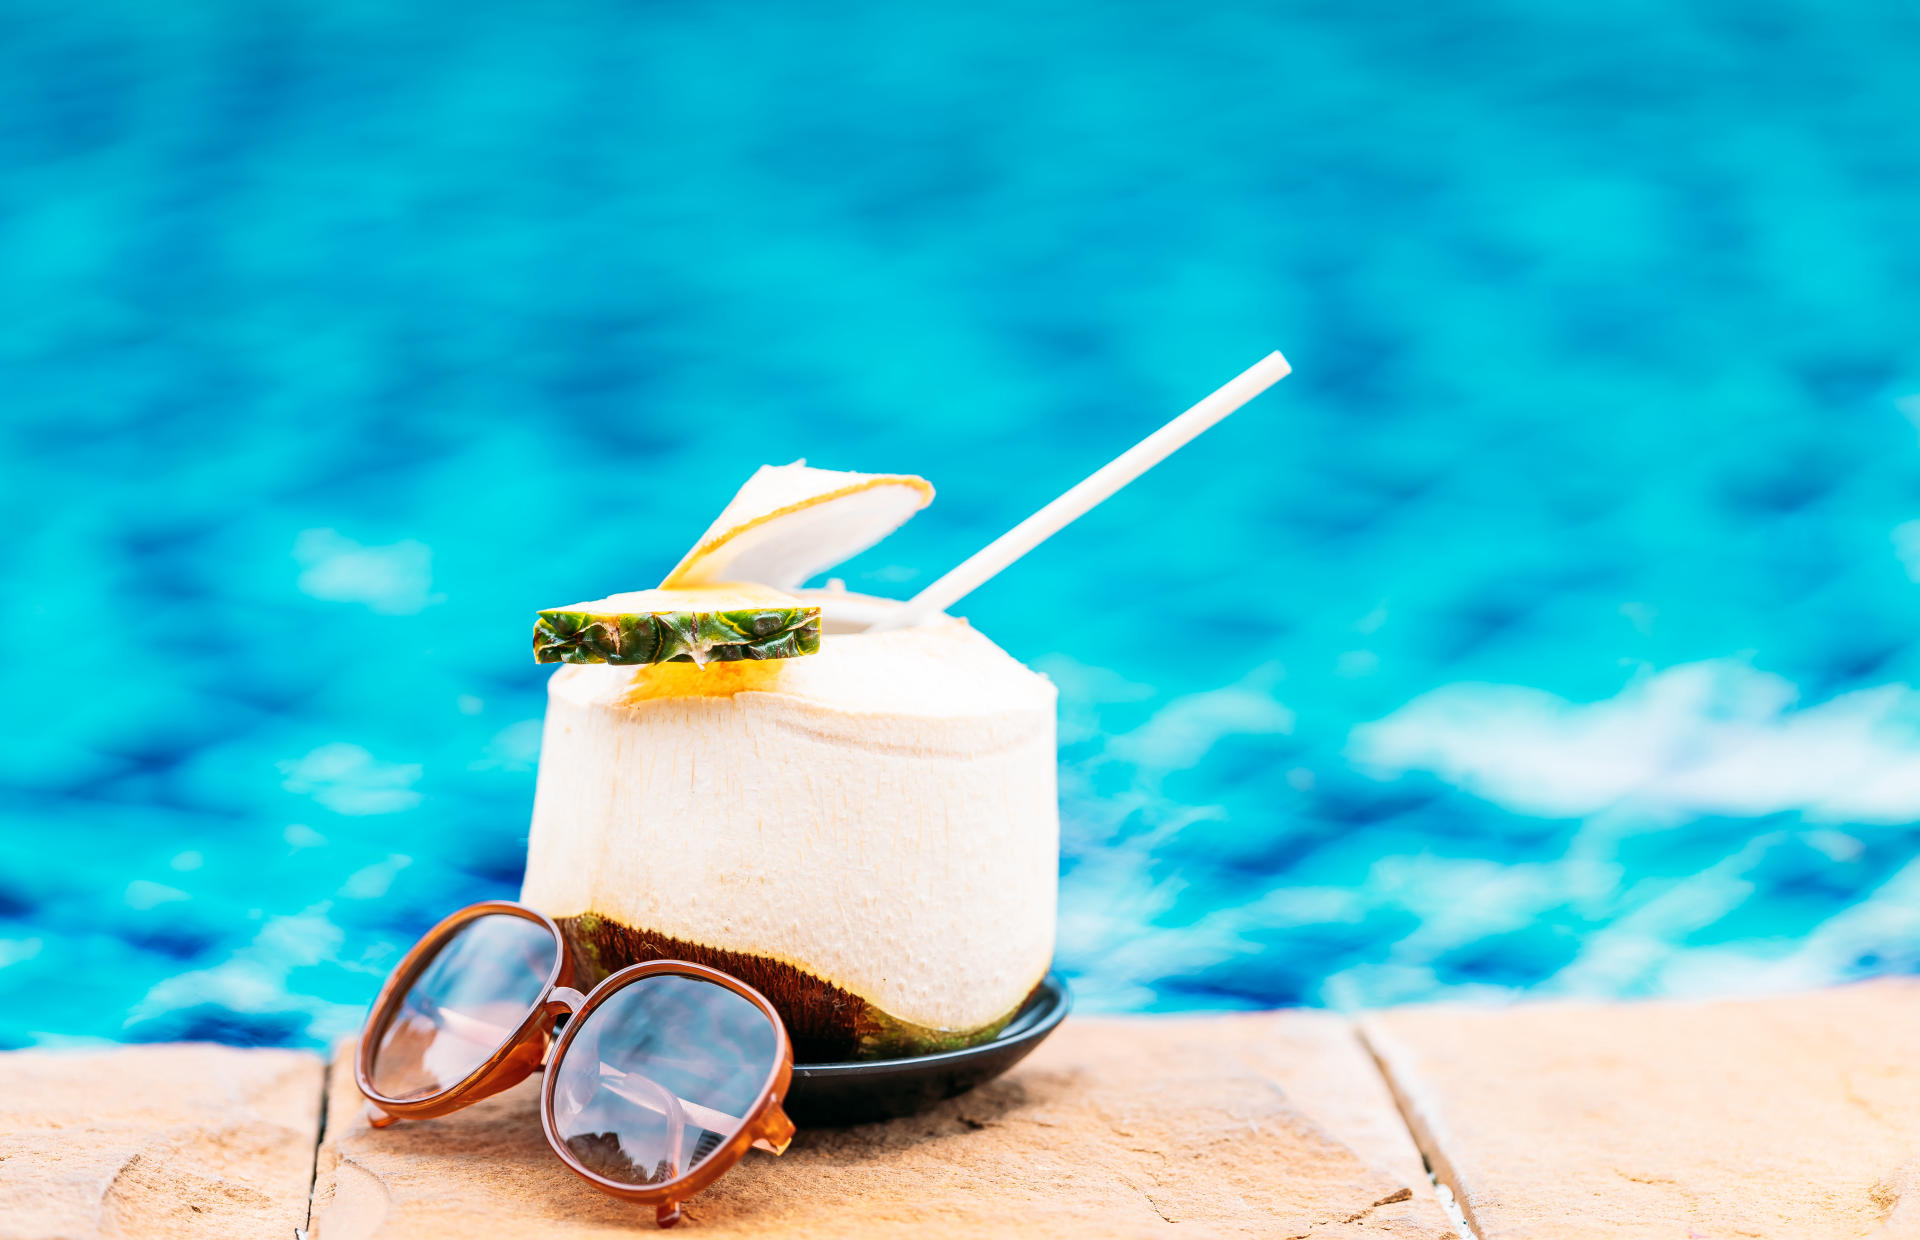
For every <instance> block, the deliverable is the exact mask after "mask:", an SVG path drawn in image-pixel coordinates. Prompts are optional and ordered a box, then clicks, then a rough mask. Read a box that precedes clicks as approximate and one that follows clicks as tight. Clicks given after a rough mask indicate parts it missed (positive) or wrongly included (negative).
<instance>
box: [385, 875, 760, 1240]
mask: <svg viewBox="0 0 1920 1240" xmlns="http://www.w3.org/2000/svg"><path fill="white" fill-rule="evenodd" d="M576 973H577V969H576V962H575V959H574V955H573V952H572V950H571V949H570V948H569V947H568V946H567V942H566V938H565V937H564V936H563V935H562V934H561V933H560V928H559V927H558V926H556V925H554V923H553V922H552V920H551V919H549V918H547V917H546V916H544V915H543V914H541V913H538V912H536V911H534V910H533V909H530V908H527V907H526V906H525V905H521V904H514V903H511V902H509V901H505V900H492V901H488V902H486V903H482V904H474V905H470V906H468V907H467V908H463V909H461V910H460V911H459V912H457V913H455V914H454V915H453V916H451V917H449V918H447V919H446V920H445V921H443V922H441V923H440V924H439V925H437V926H435V927H434V928H433V929H432V930H431V931H429V932H428V933H427V936H426V937H425V938H423V939H421V940H420V942H418V943H417V944H415V945H414V948H413V950H412V951H410V952H408V953H407V955H406V958H405V959H404V960H402V961H401V962H400V965H399V967H398V968H396V969H395V970H394V971H393V976H391V977H389V978H388V979H387V984H386V986H385V987H384V988H382V989H381V991H380V997H379V998H378V999H377V1000H375V1002H374V1005H373V1013H372V1015H370V1016H369V1017H368V1018H367V1026H366V1029H365V1030H363V1031H362V1033H361V1036H360V1053H359V1057H358V1059H357V1061H356V1063H355V1065H354V1079H355V1081H356V1082H357V1083H358V1084H359V1086H360V1092H361V1093H363V1094H365V1095H366V1096H367V1101H368V1104H369V1105H368V1107H367V1119H368V1122H369V1123H371V1124H372V1125H373V1126H374V1127H375V1128H385V1127H387V1126H388V1125H389V1124H394V1123H397V1122H399V1121H400V1120H403V1119H432V1118H434V1117H436V1116H440V1115H447V1114H450V1113H451V1112H454V1111H457V1110H459V1109H460V1108H461V1107H465V1106H471V1105H472V1104H473V1103H476V1102H478V1101H480V1100H481V1099H482V1098H485V1097H488V1096H489V1095H492V1094H497V1093H499V1092H500V1091H501V1090H503V1089H508V1088H511V1087H512V1086H514V1085H517V1084H519V1083H520V1082H521V1081H523V1080H525V1079H526V1078H527V1077H529V1076H531V1075H533V1073H535V1072H537V1071H539V1070H540V1069H541V1068H543V1067H544V1068H545V1069H546V1080H545V1081H544V1082H543V1084H542V1086H541V1089H540V1123H541V1127H543V1128H545V1129H546V1133H547V1144H549V1145H551V1146H552V1147H553V1152H554V1153H555V1154H557V1155H559V1157H560V1161H561V1162H563V1163H565V1164H566V1165H567V1166H568V1167H569V1168H571V1169H572V1170H573V1172H574V1173H575V1174H576V1175H578V1176H580V1178H581V1179H584V1180H585V1181H587V1183H589V1184H591V1185H593V1186H594V1187H595V1188H598V1189H600V1190H601V1191H602V1192H607V1193H611V1194H613V1195H614V1196H616V1197H621V1198H624V1199H625V1200H628V1201H634V1202H641V1203H644V1204H648V1205H652V1206H655V1207H656V1212H655V1219H656V1221H657V1222H658V1223H659V1225H660V1226H662V1227H671V1226H673V1224H675V1223H677V1222H679V1221H680V1203H681V1202H683V1201H685V1200H686V1199H687V1198H689V1197H691V1196H693V1195H694V1194H695V1193H697V1192H699V1191H700V1190H701V1189H703V1188H705V1187H706V1186H707V1185H709V1184H711V1183H713V1182H714V1181H715V1180H717V1179H719V1178H720V1177H721V1176H722V1175H725V1174H726V1172H727V1171H728V1170H729V1169H730V1168H732V1166H733V1165H734V1164H735V1163H736V1162H739V1161H740V1159H741V1157H742V1156H743V1155H744V1154H745V1153H746V1152H747V1149H748V1148H749V1147H755V1148H758V1149H763V1150H768V1151H770V1152H772V1153H775V1154H779V1153H781V1152H783V1151H784V1150H785V1149H786V1148H787V1145H788V1143H789V1142H791V1141H792V1140H793V1121H792V1120H790V1119H788V1118H787V1113H786V1112H785V1111H784V1110H782V1109H781V1107H780V1100H781V1099H782V1098H783V1097H784V1096H785V1095H786V1091H787V1083H788V1081H789V1080H790V1079H791V1077H792V1075H793V1048H792V1046H791V1045H790V1044H789V1042H788V1041H787V1029H786V1026H785V1025H784V1024H783V1023H782V1022H781V1020H780V1014H779V1013H778V1012H776V1011H774V1010H773V1005H772V1004H770V1003H768V1002H767V1000H766V998H765V997H764V996H763V995H761V993H760V992H759V991H757V990H755V989H753V987H751V986H749V985H747V984H746V983H745V982H742V981H740V980H739V979H738V978H733V977H729V976H727V975H726V974H725V973H722V972H720V971H719V970H717V969H709V968H706V967H705V966H702V965H697V964H690V963H688V962H686V961H683V960H653V961H649V962H647V963H645V964H636V965H631V966H629V967H627V968H624V969H622V970H620V971H619V972H618V973H615V974H613V975H611V976H610V977H608V978H606V979H605V980H604V981H602V982H601V983H600V984H599V985H598V986H595V987H594V988H593V990H592V991H591V992H590V993H588V994H582V993H580V991H578V990H576V989H574V986H573V983H574V979H575V976H576ZM563 1019H564V1021H565V1027H564V1028H563V1029H560V1032H559V1033H558V1036H557V1038H556V1035H555V1030H556V1029H557V1028H559V1027H560V1022H561V1021H562V1020H563Z"/></svg>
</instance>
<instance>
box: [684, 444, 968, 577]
mask: <svg viewBox="0 0 1920 1240" xmlns="http://www.w3.org/2000/svg"><path fill="white" fill-rule="evenodd" d="M932 499H933V487H932V486H931V485H929V484H928V482H927V480H926V479H924V478H917V477H914V476H913V475H911V474H859V473H850V472H846V471H843V470H834V469H813V468H811V467H809V466H808V465H807V463H806V462H804V461H795V462H794V463H793V464H791V465H763V466H761V467H760V469H759V470H757V471H756V472H755V473H754V475H753V477H751V478H749V479H747V482H746V485H745V486H743V487H741V488H740V490H739V492H738V494H736V495H735V496H734V497H733V499H732V501H731V502H729V503H728V504H727V506H726V508H724V509H723V510H721V513H720V516H719V517H718V518H717V519H715V521H714V523H713V524H712V525H711V526H709V527H708V528H707V532H706V533H704V534H702V535H701V536H700V541H699V542H698V543H697V544H695V545H694V548H693V550H691V551H689V552H688V553H687V554H686V556H685V558H683V559H682V560H681V561H680V563H679V564H677V565H675V566H674V569H673V571H672V572H670V573H668V574H667V576H666V579H665V580H664V581H662V582H661V583H660V584H661V585H663V586H672V587H685V586H699V585H711V584H714V583H717V582H732V581H757V582H761V583H763V584H765V585H769V586H772V587H774V588H775V589H778V590H789V591H791V590H795V589H798V588H799V587H800V585H801V584H802V583H804V582H805V581H807V580H808V579H809V578H811V577H815V576H817V575H819V574H820V573H823V572H825V571H826V570H827V569H829V568H832V567H833V566H834V565H836V564H839V563H840V562H841V561H843V560H846V559H848V558H849V557H851V556H855V555H858V554H859V553H860V552H862V551H865V550H866V549H867V548H868V547H871V546H873V545H874V544H875V543H877V542H879V541H880V540H881V539H883V538H885V537H886V536H887V535H888V534H891V533H893V531H895V530H896V529H899V528H900V526H901V525H902V524H903V523H905V521H906V520H907V518H909V517H911V516H912V515H913V514H914V513H916V512H918V511H920V510H921V509H922V508H924V507H926V506H927V504H928V503H929V502H930V501H931V500H932Z"/></svg>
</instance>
